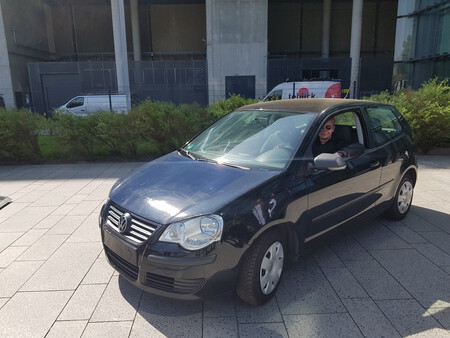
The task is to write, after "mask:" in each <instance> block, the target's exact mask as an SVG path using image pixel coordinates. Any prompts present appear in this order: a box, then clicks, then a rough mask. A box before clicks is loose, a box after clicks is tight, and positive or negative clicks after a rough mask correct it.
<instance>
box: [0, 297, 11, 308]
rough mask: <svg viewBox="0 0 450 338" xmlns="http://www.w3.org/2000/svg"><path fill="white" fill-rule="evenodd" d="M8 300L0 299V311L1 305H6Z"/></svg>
mask: <svg viewBox="0 0 450 338" xmlns="http://www.w3.org/2000/svg"><path fill="white" fill-rule="evenodd" d="M8 300H9V298H0V310H1V308H2V307H3V305H5V304H6V302H8Z"/></svg>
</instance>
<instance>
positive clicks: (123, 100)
mask: <svg viewBox="0 0 450 338" xmlns="http://www.w3.org/2000/svg"><path fill="white" fill-rule="evenodd" d="M109 98H110V96H109V95H86V96H76V97H74V98H72V99H70V100H69V102H67V103H66V104H63V105H62V106H61V107H59V108H58V110H61V111H66V112H71V113H72V114H74V115H80V116H84V115H88V114H92V113H95V112H96V111H99V110H104V111H109V110H111V109H112V110H113V111H115V112H118V113H124V112H127V111H128V109H127V96H126V95H111V101H110V100H109Z"/></svg>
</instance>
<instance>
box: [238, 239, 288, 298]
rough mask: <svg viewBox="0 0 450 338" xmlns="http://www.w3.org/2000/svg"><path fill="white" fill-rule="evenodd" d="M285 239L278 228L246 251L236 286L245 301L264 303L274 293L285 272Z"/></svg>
mask: <svg viewBox="0 0 450 338" xmlns="http://www.w3.org/2000/svg"><path fill="white" fill-rule="evenodd" d="M284 243H285V242H284V239H283V236H282V235H281V234H280V233H279V232H278V231H269V232H267V233H265V234H263V235H261V237H260V238H259V239H258V240H257V241H256V242H255V243H254V244H253V245H252V247H251V248H250V249H249V251H248V252H247V253H246V256H245V258H244V262H243V264H242V267H241V272H240V275H239V279H238V285H237V287H236V292H237V294H238V296H239V297H240V298H241V299H242V300H243V301H244V302H246V303H248V304H251V305H262V304H264V303H266V302H267V301H269V300H270V299H271V298H272V297H273V296H274V294H275V292H276V290H277V288H278V285H279V284H280V279H281V275H282V274H283V268H284V252H285V244H284Z"/></svg>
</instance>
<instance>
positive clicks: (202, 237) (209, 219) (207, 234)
mask: <svg viewBox="0 0 450 338" xmlns="http://www.w3.org/2000/svg"><path fill="white" fill-rule="evenodd" d="M222 229H223V220H222V217H220V216H218V215H208V216H201V217H197V218H193V219H190V220H187V221H183V222H177V223H173V224H171V225H169V226H168V227H167V229H166V230H165V231H164V232H163V234H162V235H161V237H160V238H159V240H160V241H161V242H169V243H178V244H180V245H181V246H182V247H183V248H185V249H187V250H197V249H201V248H204V247H206V246H208V245H209V244H211V243H213V242H216V241H218V240H219V239H220V236H221V235H222Z"/></svg>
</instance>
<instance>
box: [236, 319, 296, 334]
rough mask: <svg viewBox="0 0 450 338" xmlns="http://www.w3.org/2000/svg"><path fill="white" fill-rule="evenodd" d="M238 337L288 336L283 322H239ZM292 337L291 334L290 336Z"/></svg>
mask: <svg viewBox="0 0 450 338" xmlns="http://www.w3.org/2000/svg"><path fill="white" fill-rule="evenodd" d="M239 337H249V338H253V337H274V338H279V337H286V338H287V337H289V336H288V333H287V331H286V327H285V325H284V323H259V324H239ZM291 337H292V336H291Z"/></svg>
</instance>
